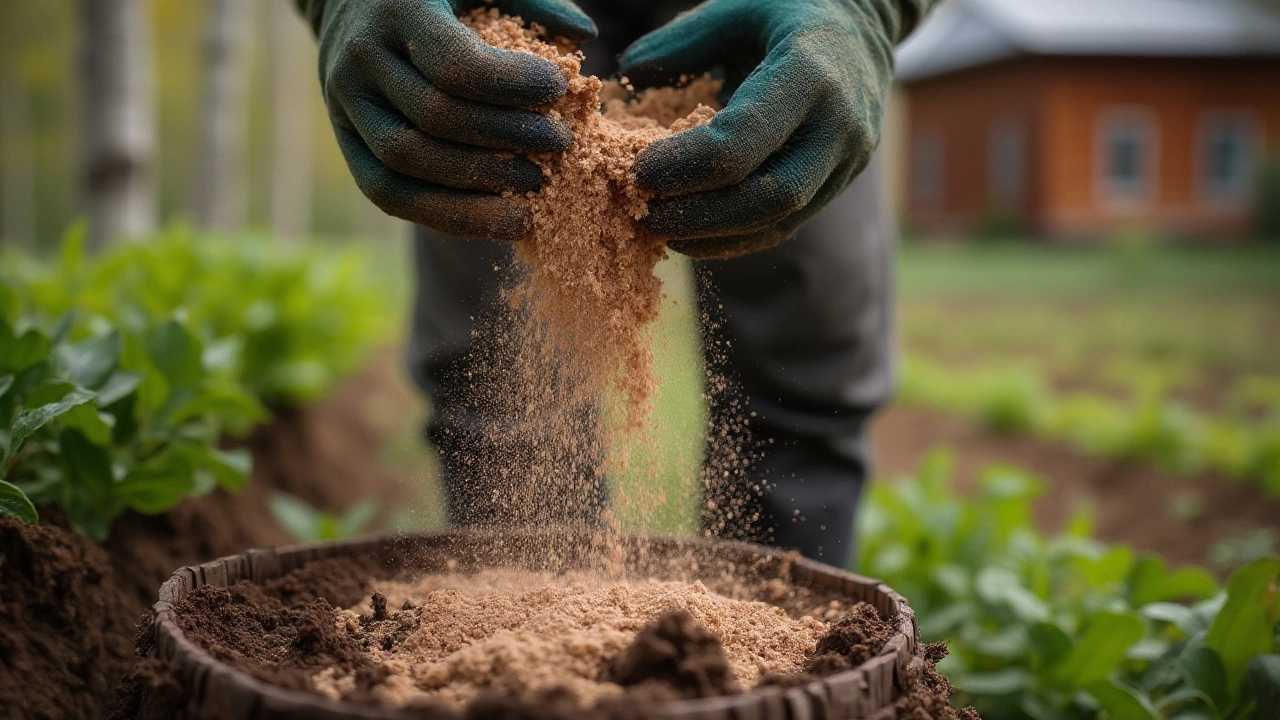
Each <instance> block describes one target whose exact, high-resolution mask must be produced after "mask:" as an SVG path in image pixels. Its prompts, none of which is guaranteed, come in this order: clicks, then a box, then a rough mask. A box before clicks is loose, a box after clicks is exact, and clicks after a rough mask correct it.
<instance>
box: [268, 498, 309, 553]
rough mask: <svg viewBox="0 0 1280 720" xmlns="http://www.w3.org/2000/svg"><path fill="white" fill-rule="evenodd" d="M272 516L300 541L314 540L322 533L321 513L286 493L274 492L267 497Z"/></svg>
mask: <svg viewBox="0 0 1280 720" xmlns="http://www.w3.org/2000/svg"><path fill="white" fill-rule="evenodd" d="M267 508H268V509H270V510H271V517H272V518H274V519H275V521H276V524H277V525H279V526H280V527H281V528H282V529H283V530H284V531H285V532H287V533H289V536H290V537H292V538H293V539H294V540H297V541H298V542H314V541H316V540H319V539H320V535H321V527H320V525H321V517H320V516H321V513H320V512H319V511H317V510H316V509H315V508H313V507H311V506H310V505H308V504H307V503H305V502H303V501H302V500H299V499H298V498H296V497H294V496H292V495H286V494H285V493H279V492H278V493H272V494H271V496H270V497H268V498H267Z"/></svg>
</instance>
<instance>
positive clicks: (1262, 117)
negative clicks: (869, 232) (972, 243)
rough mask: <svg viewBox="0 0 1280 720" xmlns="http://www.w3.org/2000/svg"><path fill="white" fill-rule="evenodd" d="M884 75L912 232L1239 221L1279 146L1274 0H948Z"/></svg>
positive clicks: (1175, 231)
mask: <svg viewBox="0 0 1280 720" xmlns="http://www.w3.org/2000/svg"><path fill="white" fill-rule="evenodd" d="M1272 7H1275V8H1276V10H1274V11H1273V10H1272V9H1271V8H1272ZM898 77H899V81H900V83H901V85H902V86H903V88H904V89H905V96H906V101H907V106H906V107H907V109H906V115H907V119H906V123H907V129H906V138H905V140H906V143H907V148H906V153H907V156H908V158H909V159H908V160H907V165H906V168H905V172H906V203H905V207H906V221H907V225H908V227H909V228H911V229H912V230H913V231H916V232H920V233H924V234H952V235H958V234H963V235H968V234H973V233H976V232H982V231H983V229H984V228H991V227H1002V228H1005V229H1006V231H1012V230H1014V229H1016V230H1018V231H1020V232H1025V233H1030V234H1035V235H1040V236H1046V237H1053V238H1062V239H1078V238H1107V237H1114V236H1117V235H1118V234H1122V233H1127V232H1135V231H1141V232H1150V233H1155V234H1159V235H1163V236H1181V237H1202V238H1221V237H1233V236H1241V235H1247V234H1249V233H1250V232H1251V231H1252V227H1253V224H1254V219H1255V216H1256V208H1257V203H1256V202H1255V193H1256V187H1257V178H1258V176H1259V174H1260V172H1261V170H1262V166H1263V163H1264V162H1267V157H1268V154H1269V153H1271V154H1272V156H1274V154H1275V153H1277V152H1280V3H1276V4H1274V5H1272V6H1268V5H1267V4H1266V3H1260V2H1251V1H1250V0H949V1H948V2H945V3H943V4H942V5H941V6H940V7H939V9H938V10H937V11H936V12H935V14H934V15H933V16H932V17H931V19H930V20H929V21H928V22H926V23H925V25H924V26H923V27H921V29H920V30H919V31H918V32H917V33H916V34H915V35H914V36H913V37H912V38H911V39H910V40H909V41H908V42H907V43H906V44H904V45H903V46H902V48H900V50H899V53H898Z"/></svg>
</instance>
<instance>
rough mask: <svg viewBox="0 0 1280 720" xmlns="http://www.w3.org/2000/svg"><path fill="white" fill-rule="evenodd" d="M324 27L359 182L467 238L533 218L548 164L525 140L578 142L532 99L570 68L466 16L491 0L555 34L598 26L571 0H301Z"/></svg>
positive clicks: (332, 89)
mask: <svg viewBox="0 0 1280 720" xmlns="http://www.w3.org/2000/svg"><path fill="white" fill-rule="evenodd" d="M297 2H298V6H299V8H300V9H301V10H302V12H303V14H304V16H305V17H306V18H307V19H308V20H309V21H310V22H311V26H312V28H313V29H314V30H315V31H316V35H317V36H318V37H319V38H320V83H321V86H322V88H323V90H324V99H325V103H326V104H327V105H328V107H329V116H330V119H331V120H332V122H333V128H334V131H335V132H336V133H337V136H338V145H339V146H340V147H341V148H342V153H343V155H344V156H345V157H346V159H347V164H348V165H349V166H350V167H351V173H352V174H353V175H354V176H355V179H356V183H357V184H358V185H359V186H360V189H361V190H362V191H363V192H364V194H365V195H367V196H368V197H369V199H370V200H372V201H373V202H374V204H375V205H377V206H378V207H379V208H382V210H383V211H385V212H387V213H388V214H390V215H394V216H396V217H400V218H404V219H406V220H410V221H412V222H415V223H419V224H421V225H426V226H427V227H430V228H432V229H435V230H438V231H440V232H443V233H446V234H449V235H454V236H457V237H467V238H492V239H502V240H514V239H518V238H520V237H522V236H524V235H526V234H527V233H528V231H529V229H530V217H529V207H528V203H527V202H526V201H524V200H523V199H521V198H518V197H517V198H503V197H501V195H500V193H502V192H503V191H507V190H514V191H517V192H526V191H532V190H537V189H538V188H539V187H540V186H541V183H542V172H541V171H540V170H539V169H538V167H537V166H536V165H534V164H533V163H532V162H530V161H529V160H528V159H527V158H523V157H520V156H519V155H517V154H516V152H514V151H521V150H526V151H543V152H558V151H561V150H564V149H565V148H567V147H568V146H569V143H570V141H571V139H572V137H571V133H570V132H569V128H568V127H567V126H566V125H565V124H564V123H563V122H561V121H560V120H557V119H554V118H551V117H550V116H548V115H545V114H542V113H539V112H535V111H533V110H529V109H526V108H531V107H535V106H538V105H542V104H545V103H547V102H550V101H551V100H554V99H555V98H557V97H560V96H561V95H563V94H564V91H565V80H564V76H563V74H561V72H560V70H559V68H557V67H556V66H555V65H554V64H552V63H550V62H547V61H546V60H543V59H541V58H537V57H534V56H532V55H528V54H524V53H514V52H508V51H506V50H498V49H496V48H493V47H490V46H489V45H487V44H485V43H483V42H482V41H481V40H480V38H479V37H477V36H476V34H475V33H473V32H472V31H471V30H469V29H468V28H466V27H465V26H463V25H462V23H460V22H458V19H457V16H458V14H459V13H461V12H464V11H465V10H467V9H469V8H470V7H474V6H481V5H486V4H491V5H493V6H496V7H498V8H499V9H501V10H502V11H503V12H505V13H508V14H511V15H519V16H521V17H523V18H524V19H525V20H526V21H531V22H537V23H541V24H542V25H544V26H546V27H547V29H548V30H549V31H550V32H551V34H553V35H562V36H564V37H568V38H571V39H574V40H586V39H590V38H592V37H594V36H595V34H596V26H595V24H594V23H593V22H592V21H591V19H590V18H589V17H587V16H586V15H585V14H583V12H582V11H581V10H579V9H578V8H577V6H576V5H574V4H573V3H572V2H571V0H498V1H497V2H495V3H482V2H481V1H480V0H473V1H467V0H297Z"/></svg>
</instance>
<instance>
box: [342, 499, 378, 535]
mask: <svg viewBox="0 0 1280 720" xmlns="http://www.w3.org/2000/svg"><path fill="white" fill-rule="evenodd" d="M377 514H378V503H376V502H375V501H374V500H373V498H364V499H362V500H360V501H358V502H356V503H355V504H353V505H352V506H351V507H349V508H347V511H346V512H345V513H343V514H342V518H341V520H339V522H338V528H337V536H338V537H339V538H348V537H352V536H354V535H359V534H360V533H362V532H364V530H365V529H366V528H368V527H369V523H371V522H373V516H374V515H377Z"/></svg>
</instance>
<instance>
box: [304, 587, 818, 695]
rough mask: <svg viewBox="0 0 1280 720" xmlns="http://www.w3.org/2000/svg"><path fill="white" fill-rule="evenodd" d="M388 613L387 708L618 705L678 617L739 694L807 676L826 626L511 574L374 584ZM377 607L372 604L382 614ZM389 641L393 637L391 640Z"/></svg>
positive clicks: (341, 689)
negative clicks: (633, 670)
mask: <svg viewBox="0 0 1280 720" xmlns="http://www.w3.org/2000/svg"><path fill="white" fill-rule="evenodd" d="M374 589H375V591H376V592H378V593H380V594H381V596H382V597H383V598H385V606H389V607H398V608H402V609H403V611H402V613H401V614H404V612H408V613H411V618H412V619H411V620H410V621H409V622H407V623H406V622H404V621H401V622H400V624H399V625H394V626H393V627H391V628H390V629H391V631H392V632H394V631H395V629H397V628H401V627H408V628H409V631H408V634H407V635H405V636H403V637H398V638H395V641H394V642H390V641H388V642H387V643H386V646H387V648H388V649H385V650H384V649H381V648H380V647H379V645H378V643H377V642H373V643H370V645H371V646H372V647H371V649H370V651H369V653H370V656H371V658H370V659H371V660H373V661H374V662H376V663H380V664H381V665H382V666H383V667H384V668H385V669H386V670H387V671H388V675H387V677H386V679H385V680H384V681H383V682H382V684H381V685H379V686H377V687H376V688H375V689H374V691H373V692H374V694H375V696H376V697H377V699H378V700H379V701H380V702H382V703H384V704H387V705H393V706H404V705H407V704H411V703H417V702H423V701H431V700H434V701H439V702H445V703H448V704H452V705H464V704H466V703H468V702H470V701H471V700H473V699H474V698H475V697H476V696H477V695H479V694H480V693H482V692H484V691H486V690H495V691H499V692H502V693H523V692H527V691H535V690H540V689H547V688H552V687H563V688H566V689H567V690H568V691H569V692H570V693H571V694H572V695H573V696H574V697H576V698H577V699H578V701H579V702H580V703H582V704H583V705H591V704H594V703H596V702H598V701H600V700H604V699H607V698H610V697H616V696H617V695H619V694H621V693H622V691H623V688H622V686H621V685H619V684H618V683H617V682H614V681H613V678H611V677H610V667H611V664H612V663H613V662H614V661H615V659H616V658H618V657H620V656H621V655H623V653H624V651H626V650H627V648H628V647H629V646H630V645H632V643H633V641H634V640H635V639H636V635H637V633H639V632H640V630H641V629H642V628H644V627H645V625H646V624H648V623H650V622H651V621H653V620H655V619H656V618H659V617H660V616H662V615H663V613H665V612H667V611H671V610H685V611H687V612H688V614H689V615H690V616H691V617H692V618H693V621H694V622H696V623H697V625H699V626H701V627H702V628H705V629H706V630H707V631H709V632H710V633H712V634H713V635H714V636H715V637H716V638H718V639H719V641H720V643H721V645H722V647H723V652H724V657H725V659H726V660H727V661H728V665H729V668H730V670H731V672H732V675H733V680H734V681H736V684H737V686H739V687H741V688H745V689H750V688H752V687H754V686H755V685H756V683H757V682H758V681H759V679H760V678H761V677H762V676H763V675H766V674H772V675H791V674H795V673H800V672H803V671H804V668H805V663H806V660H807V658H808V657H809V656H810V655H812V653H813V651H814V648H815V647H816V646H817V644H818V641H819V640H820V639H821V637H822V635H823V633H825V632H826V631H827V630H828V625H827V623H825V622H823V621H821V620H818V619H816V618H813V617H808V616H805V617H801V618H792V617H789V616H788V615H787V613H786V612H785V611H784V610H783V609H781V608H779V607H776V606H774V605H770V604H768V603H764V602H756V601H745V600H731V599H729V598H727V597H725V596H723V595H720V594H718V593H715V592H713V591H711V590H709V589H708V588H707V587H706V586H704V585H703V584H702V583H701V582H694V583H684V582H668V581H658V580H642V581H619V580H609V579H605V578H602V577H600V576H599V575H597V574H591V573H569V574H562V575H556V574H551V573H535V572H529V571H523V570H514V569H488V570H483V571H481V572H479V573H477V574H441V575H428V576H426V577H424V578H422V579H421V580H420V581H419V582H417V583H413V584H406V583H399V582H390V581H384V582H376V583H375V588H374ZM381 602H382V601H381V600H380V601H379V603H380V604H381ZM375 609H376V608H371V606H370V604H369V603H365V604H363V605H360V606H357V607H355V608H352V609H351V610H345V611H341V612H340V613H339V619H338V631H339V633H341V634H346V635H351V636H364V635H365V632H366V630H365V625H367V622H366V624H365V625H362V620H361V618H362V615H363V616H365V617H367V616H368V615H369V613H370V612H371V611H373V610H375ZM388 637H391V636H390V635H388ZM313 682H314V683H315V687H316V690H317V691H318V692H320V694H322V695H325V696H328V697H331V698H334V699H338V698H340V697H342V696H343V694H344V693H345V692H349V691H350V690H351V688H352V687H354V684H355V682H356V680H355V678H354V677H353V676H352V675H349V674H348V675H343V674H341V673H340V671H336V670H334V669H332V668H331V669H327V670H324V671H322V672H320V673H318V674H317V675H315V676H314V678H313Z"/></svg>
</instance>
